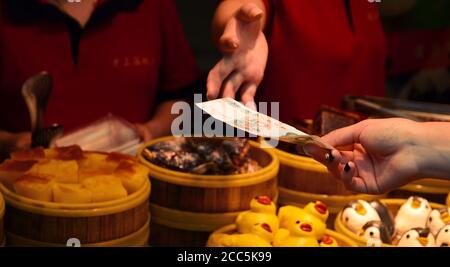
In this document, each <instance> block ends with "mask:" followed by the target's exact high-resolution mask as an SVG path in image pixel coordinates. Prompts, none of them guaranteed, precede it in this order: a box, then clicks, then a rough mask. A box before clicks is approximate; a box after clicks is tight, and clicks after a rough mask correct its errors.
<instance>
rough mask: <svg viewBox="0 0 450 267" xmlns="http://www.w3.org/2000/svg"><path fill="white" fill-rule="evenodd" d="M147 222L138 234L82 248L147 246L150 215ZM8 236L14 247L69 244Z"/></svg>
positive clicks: (8, 234)
mask: <svg viewBox="0 0 450 267" xmlns="http://www.w3.org/2000/svg"><path fill="white" fill-rule="evenodd" d="M148 217H149V218H148V220H147V222H146V223H145V224H144V226H142V227H141V228H140V229H139V230H137V231H136V232H134V233H132V234H130V235H128V236H124V237H121V238H119V239H114V240H110V241H104V242H100V243H93V244H83V243H82V244H81V247H125V246H127V247H128V246H129V244H133V245H135V246H146V245H147V243H148V237H149V235H150V215H149V216H148ZM5 234H6V236H7V239H8V242H9V243H11V244H12V246H14V245H15V244H27V246H31V247H66V246H67V244H62V243H48V242H42V241H37V240H31V239H28V238H24V237H21V236H18V235H15V234H12V233H10V232H8V231H6V233H5Z"/></svg>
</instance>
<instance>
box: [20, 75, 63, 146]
mask: <svg viewBox="0 0 450 267" xmlns="http://www.w3.org/2000/svg"><path fill="white" fill-rule="evenodd" d="M52 89H53V79H52V76H51V75H50V74H49V73H48V72H46V71H43V72H41V73H38V74H36V75H34V76H32V77H30V78H28V79H27V80H26V81H25V83H24V84H23V86H22V96H23V98H24V100H25V103H26V105H27V107H28V111H29V114H30V122H31V134H32V147H37V146H43V147H49V146H50V145H52V144H53V143H54V140H55V139H56V138H58V137H59V136H61V135H62V132H63V127H62V126H61V125H57V124H55V125H52V126H50V127H47V128H42V125H43V114H44V111H45V109H46V108H47V105H48V101H49V99H50V95H51V93H52Z"/></svg>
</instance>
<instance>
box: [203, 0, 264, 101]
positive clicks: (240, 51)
mask: <svg viewBox="0 0 450 267" xmlns="http://www.w3.org/2000/svg"><path fill="white" fill-rule="evenodd" d="M267 13H268V12H267V8H266V5H265V4H264V1H263V0H225V1H222V2H221V3H220V5H219V7H218V8H217V11H216V14H215V16H214V19H213V23H212V36H213V40H214V41H215V42H216V44H217V47H218V49H219V50H220V51H221V52H222V53H223V54H224V56H223V58H222V59H221V60H220V61H219V62H218V63H217V65H216V66H215V67H214V68H213V69H212V70H211V71H210V73H209V76H208V81H207V95H208V98H209V99H215V98H217V97H231V98H235V97H236V94H237V93H238V92H240V97H241V100H242V101H243V102H244V104H247V105H248V106H250V107H252V108H255V105H254V96H255V93H256V90H257V88H258V86H259V84H260V83H261V81H262V79H263V77H264V71H265V68H266V64H267V58H268V53H269V52H268V44H267V40H266V37H265V35H264V33H263V28H264V25H265V23H266V20H267V17H268V16H267Z"/></svg>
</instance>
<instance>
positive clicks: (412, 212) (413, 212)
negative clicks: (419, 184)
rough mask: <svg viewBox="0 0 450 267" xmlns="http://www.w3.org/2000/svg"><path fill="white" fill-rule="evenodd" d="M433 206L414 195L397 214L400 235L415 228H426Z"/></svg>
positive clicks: (396, 219)
mask: <svg viewBox="0 0 450 267" xmlns="http://www.w3.org/2000/svg"><path fill="white" fill-rule="evenodd" d="M430 212H431V207H430V204H429V203H428V201H427V200H426V199H424V198H421V197H415V196H412V197H410V198H408V200H407V201H406V202H405V203H404V204H403V205H402V206H401V207H400V209H399V210H398V212H397V215H396V216H395V226H396V230H397V234H398V235H400V236H401V235H403V234H404V233H405V232H407V231H408V230H410V229H413V228H424V227H426V224H427V219H428V215H429V214H430Z"/></svg>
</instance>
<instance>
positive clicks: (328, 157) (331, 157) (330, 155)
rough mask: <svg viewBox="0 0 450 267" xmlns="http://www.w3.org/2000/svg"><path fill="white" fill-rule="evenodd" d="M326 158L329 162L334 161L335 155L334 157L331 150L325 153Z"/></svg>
mask: <svg viewBox="0 0 450 267" xmlns="http://www.w3.org/2000/svg"><path fill="white" fill-rule="evenodd" d="M325 160H326V161H328V162H333V160H334V157H333V155H332V154H331V152H330V153H327V154H326V155H325Z"/></svg>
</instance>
